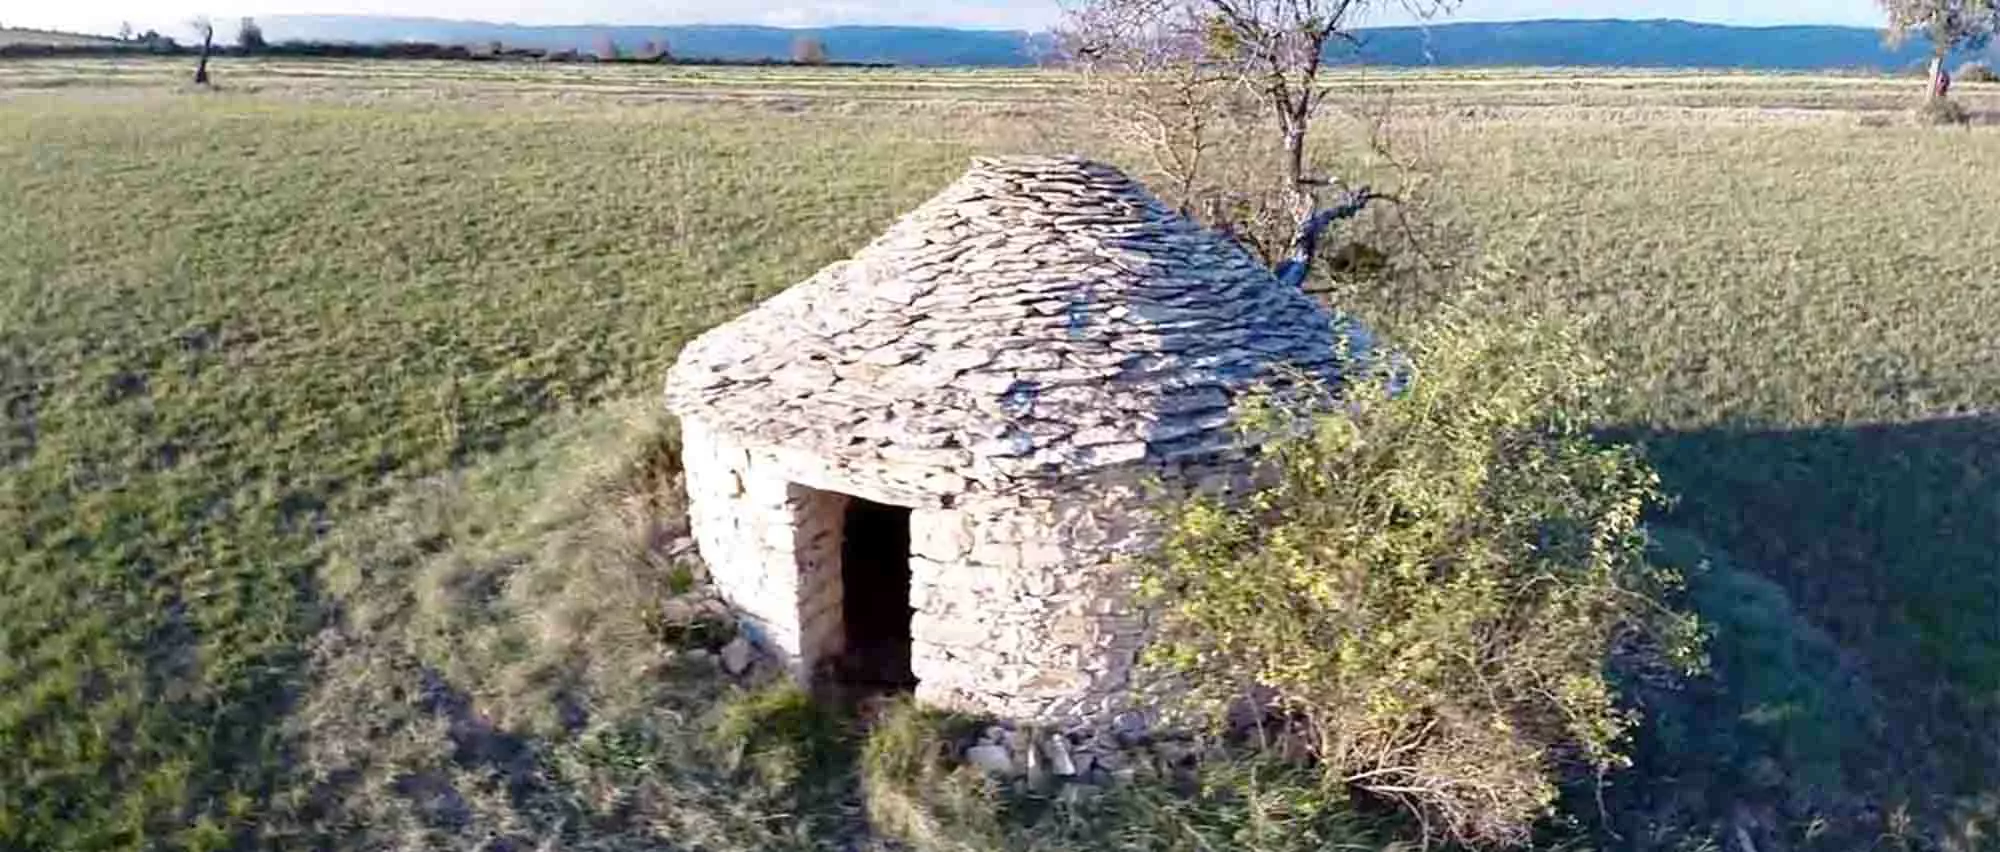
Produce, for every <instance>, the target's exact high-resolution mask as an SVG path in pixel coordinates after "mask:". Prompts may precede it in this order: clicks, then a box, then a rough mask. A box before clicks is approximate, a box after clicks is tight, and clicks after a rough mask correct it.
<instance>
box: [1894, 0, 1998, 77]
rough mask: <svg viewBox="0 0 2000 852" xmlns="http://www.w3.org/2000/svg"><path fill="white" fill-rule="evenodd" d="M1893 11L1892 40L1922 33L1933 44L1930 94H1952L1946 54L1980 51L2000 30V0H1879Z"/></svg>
mask: <svg viewBox="0 0 2000 852" xmlns="http://www.w3.org/2000/svg"><path fill="white" fill-rule="evenodd" d="M1876 2H1877V3H1879V4H1881V6H1882V11H1884V12H1887V13H1888V14H1889V30H1888V35H1889V43H1890V44H1902V43H1904V42H1906V41H1908V40H1909V39H1910V37H1911V36H1922V37H1924V38H1926V39H1928V40H1929V41H1930V44H1931V69H1930V70H1931V73H1930V96H1931V97H1933V98H1943V97H1944V96H1946V95H1948V94H1950V93H1951V77H1950V75H1949V73H1948V72H1946V71H1945V68H1944V62H1945V57H1946V56H1948V55H1950V54H1951V52H1952V51H1954V50H1961V49H1962V50H1979V49H1981V48H1983V47H1985V46H1986V44H1987V43H1988V42H1990V41H1992V39H1993V36H1994V34H1995V32H1996V31H2000V0H1876Z"/></svg>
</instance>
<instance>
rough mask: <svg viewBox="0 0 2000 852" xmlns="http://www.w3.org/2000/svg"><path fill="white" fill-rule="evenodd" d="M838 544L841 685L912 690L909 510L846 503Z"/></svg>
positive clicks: (863, 502) (914, 680)
mask: <svg viewBox="0 0 2000 852" xmlns="http://www.w3.org/2000/svg"><path fill="white" fill-rule="evenodd" d="M842 533H843V534H842V535H841V544H840V592H841V625H842V629H843V630H845V631H846V637H845V638H846V642H845V643H844V644H845V648H846V650H845V652H844V653H843V655H842V657H843V658H842V660H841V665H840V667H839V671H840V678H841V680H842V681H844V682H845V684H846V685H847V686H850V687H856V688H859V689H863V690H867V691H880V692H904V691H908V690H912V689H915V688H916V686H917V678H916V675H914V674H912V673H911V671H910V616H911V614H912V613H913V612H914V610H913V609H912V608H911V607H910V510H908V509H904V508H899V507H896V506H885V505H882V504H881V503H873V502H870V501H867V500H863V499H861V498H859V497H856V498H853V499H851V500H849V501H848V503H847V514H846V517H845V518H844V519H843V523H842Z"/></svg>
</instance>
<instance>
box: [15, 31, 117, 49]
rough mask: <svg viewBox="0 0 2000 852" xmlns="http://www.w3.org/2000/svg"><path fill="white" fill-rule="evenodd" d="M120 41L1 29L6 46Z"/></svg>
mask: <svg viewBox="0 0 2000 852" xmlns="http://www.w3.org/2000/svg"><path fill="white" fill-rule="evenodd" d="M117 43H118V40H117V39H114V38H106V37H104V36H94V35H84V34H82V33H62V32H56V31H54V30H24V29H8V28H6V27H0V45H5V44H53V45H60V46H63V47H69V46H72V45H95V44H117Z"/></svg>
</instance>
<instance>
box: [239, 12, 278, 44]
mask: <svg viewBox="0 0 2000 852" xmlns="http://www.w3.org/2000/svg"><path fill="white" fill-rule="evenodd" d="M236 46H237V47H240V48H243V49H244V50H246V51H247V50H263V49H264V48H266V47H269V46H270V43H269V42H266V41H265V40H264V28H263V27H260V26H258V25H257V19H256V18H244V19H243V20H242V21H240V22H238V23H237V25H236Z"/></svg>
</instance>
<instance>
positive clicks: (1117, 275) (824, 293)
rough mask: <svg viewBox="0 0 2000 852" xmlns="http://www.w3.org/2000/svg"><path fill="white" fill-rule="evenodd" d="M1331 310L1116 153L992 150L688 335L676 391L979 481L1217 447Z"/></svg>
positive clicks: (756, 438) (764, 429) (841, 451)
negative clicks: (816, 268)
mask: <svg viewBox="0 0 2000 852" xmlns="http://www.w3.org/2000/svg"><path fill="white" fill-rule="evenodd" d="M1336 337H1337V335H1336V329H1335V327H1334V322H1333V320H1332V317H1330V316H1329V314H1328V313H1327V312H1326V311H1325V310H1324V309H1323V308H1321V307H1320V306H1319V305H1318V304H1317V303H1316V302H1314V301H1313V299H1312V298H1311V297H1309V296H1307V295H1306V294H1304V293H1301V292H1299V291H1298V290H1296V289H1292V288H1286V287H1283V286H1281V285H1279V284H1278V282H1277V280H1276V279H1275V278H1274V277H1273V276H1272V275H1271V273H1270V271H1268V270H1267V269H1265V268H1264V267H1263V266H1261V265H1260V264H1259V263H1258V262H1257V261H1256V259H1255V258H1253V257H1252V256H1251V255H1249V254H1248V253H1246V252H1245V251H1244V250H1243V249H1242V248H1241V247H1240V246H1238V245H1236V244H1235V243H1234V242H1233V241H1231V240H1228V239H1226V238H1224V237H1222V236H1220V235H1218V234H1216V233H1214V232H1212V231H1209V230H1207V229H1206V228H1203V227H1201V226H1199V225H1197V224H1195V223H1194V222H1191V221H1189V220H1187V219H1186V218H1184V217H1182V216H1180V215H1179V214H1177V213H1175V212H1174V211H1172V210H1170V209H1168V208H1167V207H1166V206H1165V205H1163V204H1162V203H1161V202H1160V201H1159V200H1158V199H1156V198H1154V197H1153V196H1152V195H1151V194H1150V193H1148V192H1147V191H1146V190H1145V189H1144V188H1143V187H1141V186H1140V185H1139V184H1138V183H1136V182H1134V181H1133V180H1131V179H1130V178H1127V177H1126V176H1125V175H1123V174H1121V173H1119V172H1118V171H1117V170H1116V169H1114V168H1111V167H1109V166H1105V165H1101V164H1098V163H1094V162H1090V161H1087V160H1082V159H1075V158H1044V157H1035V158H1028V157H1010V158H1001V159H979V160H975V161H974V165H973V168H972V169H971V171H969V172H968V173H966V175H965V176H964V177H962V178H960V179H959V180H958V181H957V182H956V183H953V184H952V185H951V186H950V187H948V188H947V189H945V190H944V191H943V192H942V193H939V194H938V195H937V197H935V198H933V199H931V200H930V201H929V202H928V203H926V204H924V205H923V206H922V207H920V208H918V209H917V210H916V211H914V212H912V213H910V214H909V215H907V216H905V217H903V219H902V220H900V221H898V222H897V223H896V224H895V225H894V226H892V227H891V228H890V229H889V231H888V233H886V234H884V235H883V236H882V237H881V238H880V239H877V240H876V241H875V242H874V243H872V244H870V245H869V246H867V247H866V248H864V249H862V250H861V251H860V253H858V254H857V255H855V257H854V258H853V259H852V260H850V261H845V262H841V263H836V264H833V265H832V266H829V267H827V268H826V269H824V270H821V271H820V272H819V273H818V274H817V275H814V276H813V277H812V278H811V279H809V280H807V281H805V282H804V283H802V284H799V285H797V286H794V287H792V288H791V289H789V290H786V291H785V292H784V293H781V294H779V295H778V296H776V297H774V298H772V299H770V300H768V301H766V302H764V303H763V304H761V305H759V306H757V307H756V308H754V309H752V310H751V311H750V312H749V313H747V314H745V315H743V316H742V317H740V318H738V319H736V320H735V321H733V322H730V323H727V324H725V325H722V326H719V327H717V328H715V329H713V330H711V331H709V332H707V333H706V334H703V335H702V336H700V337H699V338H697V339H696V340H695V341H694V342H693V343H691V344H689V345H688V347H687V348H686V350H685V351H684V352H682V354H681V356H680V360H679V362H678V363H677V364H676V365H675V366H674V368H673V370H672V371H671V372H670V373H669V375H668V382H667V394H668V400H669V406H670V407H671V408H672V409H673V410H674V411H675V412H677V413H679V414H680V415H682V416H683V417H697V418H700V419H701V420H702V421H703V422H704V423H705V424H707V425H708V426H709V427H710V428H713V429H717V430H719V431H723V432H727V433H733V434H735V435H736V436H738V437H739V438H740V439H742V440H745V441H749V442H753V443H761V444H768V445H774V446H786V447H795V448H800V449H805V450H810V451H812V452H814V453H818V454H822V455H824V456H827V457H829V458H831V459H833V460H837V461H839V462H841V463H844V464H848V465H857V466H858V465H861V464H866V463H869V462H886V463H894V464H900V465H920V466H935V467H938V468H948V469H954V470H956V471H959V472H962V473H963V474H964V475H966V476H969V477H973V478H977V479H992V478H1001V477H1024V476H1050V475H1062V474H1069V473H1077V472H1081V471H1085V470H1091V469H1096V468H1101V467H1105V466H1109V465H1117V464H1124V463H1129V462H1138V461H1141V460H1148V459H1152V460H1176V459H1183V458H1189V457H1193V456H1198V455H1206V454H1210V453H1213V452H1215V451H1217V450H1219V449H1222V448H1224V447H1227V446H1228V445H1230V443H1231V442H1232V441H1233V439H1234V437H1235V436H1234V433H1233V430H1232V428H1231V426H1230V406H1231V403H1232V401H1233V399H1234V397H1235V396H1236V394H1237V393H1238V392H1240V391H1242V390H1244V389H1245V388H1247V387H1250V386H1252V385H1254V384H1256V383H1258V382H1260V381H1266V380H1279V381H1283V380H1286V379H1287V378H1289V377H1294V376H1296V375H1297V374H1298V373H1299V372H1303V373H1304V374H1307V375H1311V376H1313V377H1315V378H1318V379H1321V380H1325V381H1329V382H1331V381H1332V380H1335V379H1337V378H1338V376H1337V371H1338V366H1339V363H1340V361H1341V359H1340V356H1339V350H1338V348H1337V347H1336Z"/></svg>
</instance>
